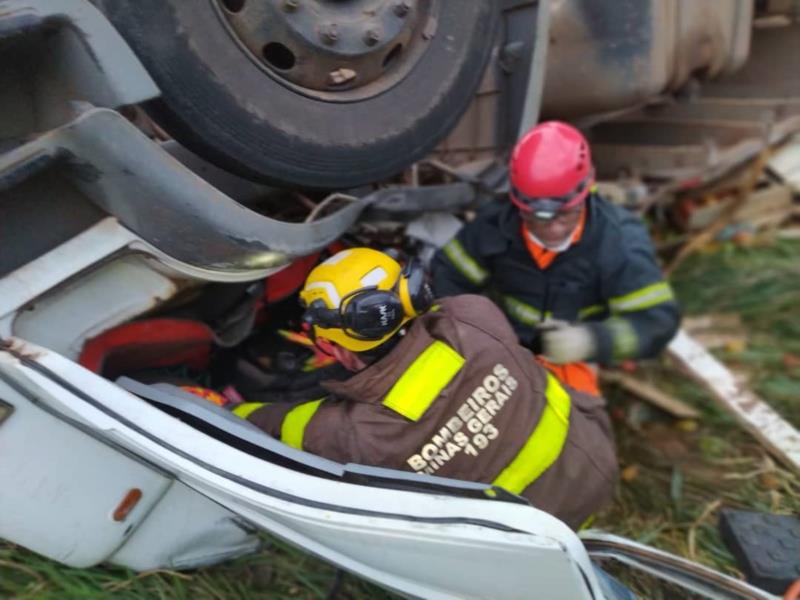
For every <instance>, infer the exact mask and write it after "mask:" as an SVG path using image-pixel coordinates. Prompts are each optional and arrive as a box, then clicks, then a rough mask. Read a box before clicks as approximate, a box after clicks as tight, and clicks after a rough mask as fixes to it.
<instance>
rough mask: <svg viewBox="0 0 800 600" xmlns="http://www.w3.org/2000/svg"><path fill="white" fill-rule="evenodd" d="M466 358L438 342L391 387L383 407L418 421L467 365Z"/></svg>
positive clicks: (415, 361)
mask: <svg viewBox="0 0 800 600" xmlns="http://www.w3.org/2000/svg"><path fill="white" fill-rule="evenodd" d="M464 361H465V359H464V357H463V356H461V355H460V354H459V353H458V352H456V351H455V350H453V349H452V348H451V347H450V346H448V345H447V344H445V343H444V342H440V341H438V340H437V341H435V342H433V343H432V344H431V345H430V346H428V347H427V348H425V350H423V351H422V353H421V354H420V355H419V356H418V357H417V358H416V360H414V362H413V363H411V366H409V367H408V369H406V372H405V373H403V375H402V377H400V379H398V380H397V383H395V384H394V386H392V389H391V390H389V393H388V394H387V395H386V398H384V400H383V405H384V406H385V407H387V408H390V409H392V410H393V411H395V412H396V413H400V414H401V415H403V416H404V417H405V418H407V419H410V420H411V421H418V420H419V419H420V417H422V415H424V414H425V411H426V410H428V407H429V406H430V405H431V404H432V403H433V401H434V400H435V399H436V398H437V397H438V396H439V394H440V393H441V391H442V390H443V389H444V388H445V387H446V386H447V384H448V383H450V381H451V380H452V379H453V377H455V376H456V373H458V372H459V371H460V370H461V367H462V366H463V365H464Z"/></svg>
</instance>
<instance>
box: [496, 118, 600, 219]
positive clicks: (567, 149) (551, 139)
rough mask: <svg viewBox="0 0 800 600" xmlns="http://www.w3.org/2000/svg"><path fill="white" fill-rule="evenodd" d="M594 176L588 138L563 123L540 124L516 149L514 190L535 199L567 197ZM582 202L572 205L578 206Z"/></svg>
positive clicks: (512, 173)
mask: <svg viewBox="0 0 800 600" xmlns="http://www.w3.org/2000/svg"><path fill="white" fill-rule="evenodd" d="M591 174H592V156H591V152H590V150H589V144H588V142H587V141H586V138H584V137H583V134H581V132H580V131H578V130H577V129H575V128H574V127H572V126H571V125H567V124H566V123H561V122H559V121H547V122H545V123H540V124H539V125H537V126H536V127H534V128H533V129H531V130H530V131H529V132H528V133H526V134H525V135H524V136H523V138H522V139H521V140H520V141H519V142H518V143H517V145H516V146H515V148H514V151H513V153H512V154H511V162H510V164H509V176H510V179H511V186H512V188H516V189H517V190H519V191H520V192H521V193H522V194H524V195H526V196H528V197H531V198H553V197H562V196H567V195H569V194H571V193H573V192H574V191H575V190H576V189H577V187H578V185H579V184H580V183H581V182H582V181H584V180H585V179H586V178H587V177H590V176H591ZM589 187H590V186H587V189H586V190H585V192H586V193H588V188H589ZM584 197H585V194H584ZM512 200H513V195H512ZM580 200H582V198H581V199H580ZM580 200H578V201H575V200H573V201H571V202H570V204H573V202H574V204H575V205H577V204H578V203H579V202H580Z"/></svg>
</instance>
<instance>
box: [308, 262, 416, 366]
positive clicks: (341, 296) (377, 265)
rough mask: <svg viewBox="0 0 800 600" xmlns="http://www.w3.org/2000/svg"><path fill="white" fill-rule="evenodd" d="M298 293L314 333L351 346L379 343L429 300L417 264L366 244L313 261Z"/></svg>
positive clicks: (359, 349)
mask: <svg viewBox="0 0 800 600" xmlns="http://www.w3.org/2000/svg"><path fill="white" fill-rule="evenodd" d="M412 271H413V274H410V273H412ZM410 286H411V287H410ZM300 298H301V301H302V303H303V304H304V306H306V313H305V315H304V320H305V321H306V323H308V324H310V325H311V326H313V327H314V335H315V336H317V337H321V338H325V339H327V340H330V341H331V342H334V343H336V344H339V345H340V346H342V347H344V348H347V349H348V350H352V351H353V352H364V351H367V350H370V349H372V348H375V347H377V346H380V345H381V344H383V343H384V342H385V341H386V340H388V339H389V338H390V337H392V335H394V334H395V333H397V331H398V330H399V329H400V328H401V327H402V326H403V325H404V324H405V323H406V322H407V321H408V320H409V319H411V318H412V317H415V316H416V315H417V314H420V313H421V312H424V311H425V310H427V308H428V307H429V306H430V302H431V298H430V290H429V288H428V286H427V284H425V283H424V273H423V271H422V268H421V267H419V266H417V265H416V264H415V263H413V262H412V263H409V266H407V267H406V269H402V268H401V267H400V264H399V263H398V262H397V261H396V260H394V259H393V258H392V257H390V256H388V255H387V254H384V253H383V252H378V251H377V250H373V249H371V248H349V249H347V250H342V251H341V252H338V253H336V254H335V255H333V256H332V257H330V258H329V259H328V260H326V261H325V262H323V263H321V264H320V265H318V266H317V267H315V268H314V269H313V270H312V271H311V273H309V275H308V278H307V279H306V283H305V286H304V287H303V290H302V291H301V292H300Z"/></svg>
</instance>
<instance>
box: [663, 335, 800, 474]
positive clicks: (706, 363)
mask: <svg viewBox="0 0 800 600" xmlns="http://www.w3.org/2000/svg"><path fill="white" fill-rule="evenodd" d="M667 354H668V355H669V356H670V357H672V358H673V359H674V360H675V361H676V362H677V363H678V365H680V367H681V368H682V369H683V370H684V371H685V372H686V373H687V374H688V375H689V376H691V377H692V378H693V379H694V380H695V381H697V382H699V383H700V384H701V385H702V386H703V387H705V388H706V389H707V390H708V391H709V392H711V395H712V396H713V397H714V399H715V400H716V401H717V402H718V403H719V404H720V405H721V406H722V407H723V408H725V409H726V410H727V411H729V412H730V413H731V414H732V415H733V416H734V417H735V418H736V420H737V421H738V422H739V424H740V425H741V426H742V427H743V428H744V429H745V430H747V431H748V432H749V433H750V434H751V435H752V436H753V437H755V438H756V439H757V440H758V441H759V442H760V443H761V444H762V445H763V446H764V447H765V448H766V449H767V450H768V451H769V452H771V453H772V454H773V455H774V456H775V457H776V458H777V459H778V460H780V461H781V462H783V463H784V464H785V465H787V466H788V467H790V468H791V469H793V470H794V471H795V472H799V473H800V432H798V431H797V429H795V428H794V427H793V426H792V425H791V423H789V422H787V421H786V420H785V419H784V418H783V417H781V416H780V415H779V414H778V413H777V412H775V411H774V410H773V409H772V407H770V406H769V405H768V404H767V403H766V402H764V401H763V400H762V399H761V398H759V397H758V396H756V395H755V394H754V393H753V392H752V391H750V390H748V389H747V388H745V387H744V386H742V385H741V384H739V383H738V382H737V381H736V378H735V376H734V374H733V373H732V372H731V371H730V370H729V369H728V368H727V367H726V366H725V365H723V364H722V363H721V362H720V361H718V360H717V359H716V358H715V357H714V356H713V355H711V353H709V352H708V350H706V349H705V348H704V347H703V346H702V345H700V344H699V343H697V341H695V340H694V339H692V338H691V336H689V334H688V333H686V332H685V331H684V330H680V331H679V332H678V335H676V336H675V338H674V339H673V340H672V342H670V344H669V346H668V347H667Z"/></svg>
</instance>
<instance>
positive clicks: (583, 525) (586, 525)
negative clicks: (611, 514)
mask: <svg viewBox="0 0 800 600" xmlns="http://www.w3.org/2000/svg"><path fill="white" fill-rule="evenodd" d="M595 519H597V515H589V516H588V517H586V520H585V521H584V522H583V523H581V526H580V527H578V531H583V530H584V529H589V527H591V526H592V525H593V524H594V522H595Z"/></svg>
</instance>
